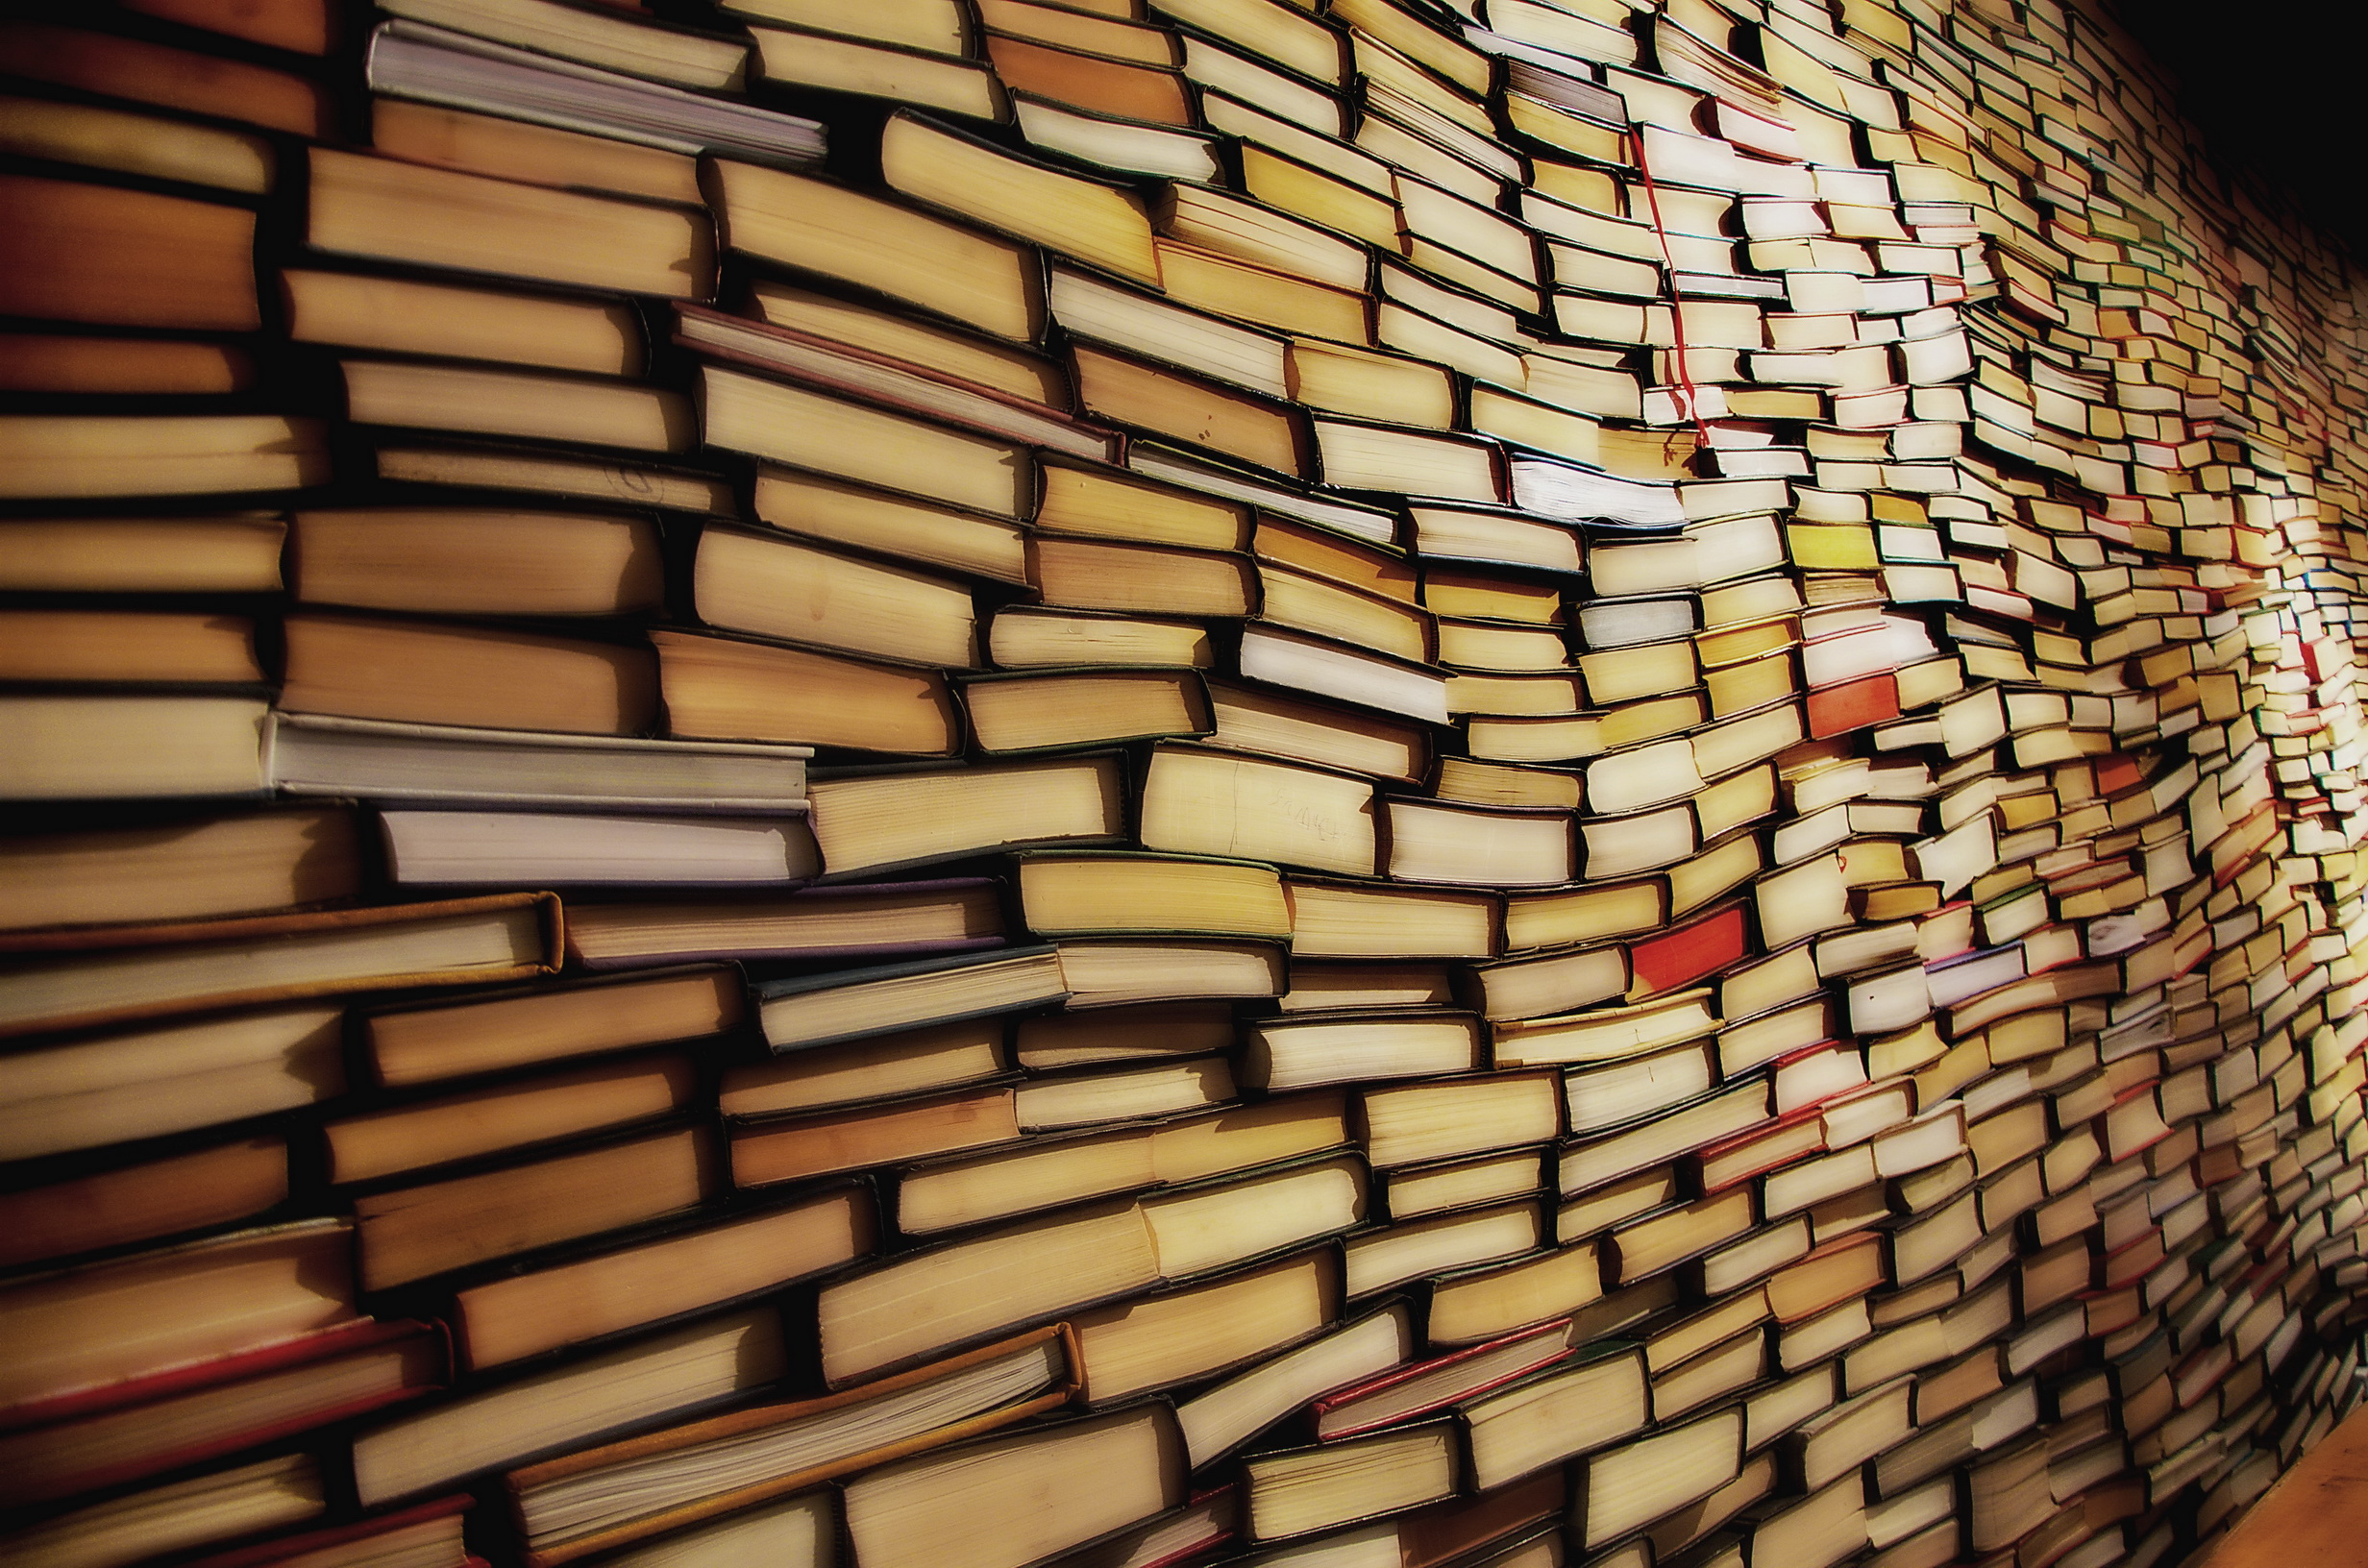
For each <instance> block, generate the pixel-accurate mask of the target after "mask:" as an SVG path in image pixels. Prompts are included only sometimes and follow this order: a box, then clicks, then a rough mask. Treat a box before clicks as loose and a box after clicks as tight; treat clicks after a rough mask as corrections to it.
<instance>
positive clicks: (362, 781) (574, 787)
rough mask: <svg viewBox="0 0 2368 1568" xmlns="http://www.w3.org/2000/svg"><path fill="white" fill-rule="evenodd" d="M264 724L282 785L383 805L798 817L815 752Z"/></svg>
mask: <svg viewBox="0 0 2368 1568" xmlns="http://www.w3.org/2000/svg"><path fill="white" fill-rule="evenodd" d="M265 727H266V731H267V736H266V739H265V742H264V747H265V757H266V759H267V762H268V765H269V768H270V772H271V783H272V786H273V788H275V789H277V790H282V791H285V792H287V793H289V794H291V795H303V796H331V797H348V798H350V797H354V796H360V797H363V798H366V799H377V800H432V801H449V802H453V803H459V802H472V803H484V804H488V805H491V804H500V805H506V806H524V805H537V806H553V805H561V804H571V805H596V804H597V805H606V806H619V807H637V808H642V809H663V810H676V811H701V812H706V811H723V812H728V811H735V810H736V811H747V812H795V811H797V810H800V809H801V808H802V806H803V805H804V803H805V773H806V768H805V764H806V760H807V757H808V755H809V754H810V748H808V747H778V746H746V745H729V744H723V745H717V744H703V743H693V742H683V741H669V742H651V741H639V740H634V739H629V738H625V737H606V738H602V737H591V736H580V735H566V734H556V733H554V734H547V735H533V734H524V733H519V732H515V731H501V730H486V729H465V728H454V727H452V726H448V725H435V724H405V723H382V722H379V721H373V720H367V719H337V718H332V717H328V716H325V715H319V714H300V713H274V714H272V715H271V716H270V717H269V718H268V719H267V720H266V721H265Z"/></svg>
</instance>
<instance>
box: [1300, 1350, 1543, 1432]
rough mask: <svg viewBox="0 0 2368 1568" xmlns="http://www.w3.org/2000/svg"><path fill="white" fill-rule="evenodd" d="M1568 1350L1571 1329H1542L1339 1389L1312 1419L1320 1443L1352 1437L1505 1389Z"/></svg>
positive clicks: (1319, 1403) (1313, 1407) (1321, 1401)
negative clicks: (1506, 1385)
mask: <svg viewBox="0 0 2368 1568" xmlns="http://www.w3.org/2000/svg"><path fill="white" fill-rule="evenodd" d="M1569 1348H1570V1346H1569V1325H1568V1324H1567V1323H1566V1322H1553V1323H1542V1324H1540V1325H1539V1326H1538V1327H1536V1328H1534V1329H1524V1330H1522V1331H1521V1332H1519V1333H1517V1334H1511V1335H1505V1336H1504V1337H1503V1338H1501V1339H1496V1340H1492V1341H1490V1342H1489V1343H1487V1344H1481V1345H1469V1346H1466V1347H1465V1348H1463V1349H1460V1350H1455V1351H1450V1352H1449V1353H1447V1354H1446V1355H1444V1356H1435V1357H1432V1358H1431V1359H1430V1360H1424V1361H1417V1362H1415V1363H1414V1364H1412V1365H1410V1366H1401V1367H1395V1368H1393V1369H1392V1370H1390V1371H1388V1372H1385V1373H1382V1374H1381V1375H1380V1376H1378V1377H1373V1378H1368V1379H1365V1380H1364V1381H1362V1382H1359V1383H1352V1384H1348V1385H1346V1386H1345V1387H1341V1388H1335V1389H1333V1390H1332V1391H1331V1392H1330V1393H1328V1394H1324V1395H1322V1396H1321V1397H1320V1398H1318V1399H1316V1400H1314V1401H1313V1402H1311V1403H1310V1404H1309V1406H1308V1413H1309V1415H1310V1416H1312V1417H1313V1418H1314V1422H1315V1428H1316V1435H1317V1437H1318V1438H1319V1439H1320V1440H1323V1441H1326V1442H1329V1441H1333V1440H1336V1439H1339V1438H1343V1437H1353V1436H1356V1435H1358V1434H1359V1433H1366V1432H1371V1431H1374V1430H1376V1429H1378V1428H1381V1427H1387V1426H1394V1425H1395V1424H1396V1423H1398V1422H1400V1421H1408V1420H1413V1419H1414V1418H1416V1417H1418V1416H1422V1415H1427V1414H1429V1413H1431V1412H1432V1411H1434V1410H1438V1409H1444V1408H1446V1407H1447V1406H1450V1405H1454V1404H1457V1403H1459V1402H1461V1401H1463V1400H1466V1399H1471V1398H1475V1397H1477V1396H1479V1395H1481V1394H1484V1393H1487V1392H1489V1391H1490V1390H1491V1389H1493V1388H1497V1387H1501V1386H1503V1385H1505V1384H1509V1383H1512V1382H1513V1381H1515V1380H1516V1379H1518V1378H1521V1377H1523V1376H1526V1375H1527V1374H1529V1373H1531V1372H1535V1371H1537V1370H1539V1369H1540V1368H1542V1367H1544V1366H1547V1365H1549V1364H1551V1363H1552V1362H1554V1361H1557V1360H1561V1359H1562V1358H1563V1356H1564V1354H1565V1353H1566V1351H1567V1350H1568V1349H1569Z"/></svg>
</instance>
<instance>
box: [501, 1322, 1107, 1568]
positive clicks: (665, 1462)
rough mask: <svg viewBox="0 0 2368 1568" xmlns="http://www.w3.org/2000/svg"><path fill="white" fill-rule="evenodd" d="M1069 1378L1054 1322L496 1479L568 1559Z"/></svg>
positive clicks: (981, 1428) (1061, 1395) (1011, 1411)
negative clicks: (720, 1470) (817, 1394)
mask: <svg viewBox="0 0 2368 1568" xmlns="http://www.w3.org/2000/svg"><path fill="white" fill-rule="evenodd" d="M1075 1381H1076V1373H1075V1352H1074V1349H1073V1344H1072V1341H1071V1340H1070V1338H1069V1336H1068V1335H1067V1334H1066V1332H1065V1331H1064V1330H1062V1329H1061V1328H1060V1327H1058V1326H1055V1327H1053V1328H1049V1329H1039V1330H1037V1331H1035V1332H1034V1333H1032V1334H1027V1335H1019V1336H1017V1337H1016V1338H1014V1339H1011V1340H1006V1341H1004V1342H1002V1343H1000V1344H997V1345H989V1346H984V1347H981V1348H980V1349H978V1350H975V1351H972V1352H969V1353H968V1354H966V1355H963V1356H959V1357H955V1358H952V1359H951V1360H947V1361H944V1362H940V1363H937V1364H934V1365H930V1366H925V1367H917V1368H915V1369H914V1370H913V1371H911V1372H907V1373H903V1374H900V1375H899V1376H896V1377H892V1378H885V1379H881V1380H880V1381H878V1382H877V1383H874V1384H866V1385H865V1386H864V1387H862V1388H861V1389H850V1390H847V1391H845V1392H842V1393H837V1394H826V1395H824V1396H823V1397H822V1398H820V1399H817V1400H808V1401H800V1402H797V1403H794V1404H788V1405H772V1406H763V1405H760V1406H756V1407H753V1408H752V1409H742V1410H735V1411H733V1412H732V1413H730V1414H728V1415H723V1416H714V1417H710V1418H708V1419H707V1420H704V1421H699V1422H693V1423H691V1424H690V1425H688V1426H680V1427H672V1428H668V1429H665V1430H663V1431H660V1432H657V1433H651V1434H649V1435H646V1436H642V1437H638V1438H628V1439H626V1440H625V1441H623V1442H619V1443H610V1444H607V1445H605V1446H604V1447H599V1448H591V1449H584V1450H580V1451H579V1452H577V1453H575V1454H571V1455H568V1456H566V1457H565V1458H558V1459H552V1460H546V1461H545V1462H543V1463H541V1464H538V1465H532V1466H530V1467H528V1468H526V1469H523V1470H514V1471H511V1472H509V1473H508V1474H507V1475H506V1476H505V1477H504V1478H503V1482H504V1485H505V1487H506V1489H507V1491H508V1494H509V1498H510V1504H511V1507H512V1508H513V1509H514V1510H515V1512H516V1514H517V1516H518V1520H519V1528H520V1530H521V1531H522V1532H523V1533H524V1535H525V1536H526V1539H527V1542H528V1549H529V1551H530V1552H531V1553H533V1554H534V1560H535V1561H537V1562H554V1563H556V1562H567V1561H572V1560H574V1559H575V1558H578V1557H580V1556H588V1555H591V1554H593V1553H598V1552H602V1551H604V1550H608V1549H611V1548H614V1547H616V1546H618V1545H620V1544H622V1543H625V1542H629V1541H632V1540H636V1539H639V1538H641V1537H644V1536H648V1535H652V1534H655V1533H658V1532H660V1531H667V1530H671V1529H676V1528H678V1527H680V1526H682V1525H684V1524H688V1523H694V1522H697V1521H700V1520H704V1519H711V1518H714V1517H716V1516H718V1515H720V1514H727V1513H730V1512H732V1511H734V1510H736V1509H739V1508H742V1507H747V1506H748V1505H749V1504H751V1503H753V1502H761V1501H764V1500H767V1499H771V1498H776V1497H781V1496H785V1495H788V1494H790V1493H793V1492H798V1491H802V1490H805V1489H808V1488H811V1487H812V1486H814V1485H815V1484H816V1483H817V1482H825V1481H828V1480H831V1479H833V1478H834V1477H836V1476H840V1475H845V1474H849V1473H851V1472H855V1471H860V1470H866V1469H870V1468H872V1467H874V1466H876V1465H878V1464H880V1463H883V1462H886V1461H889V1460H893V1459H900V1458H906V1457H907V1456H910V1455H916V1454H924V1453H927V1452H928V1451H930V1450H931V1449H935V1448H939V1447H943V1446H944V1445H946V1444H948V1443H951V1442H958V1441H960V1440H961V1439H963V1438H966V1437H971V1436H975V1435H977V1434H979V1433H987V1432H993V1431H995V1430H996V1429H997V1428H999V1427H1003V1426H1008V1425H1010V1424H1011V1423H1013V1422H1015V1421H1019V1420H1023V1419H1024V1418H1025V1417H1027V1416H1028V1415H1031V1414H1033V1413H1036V1412H1037V1411H1039V1410H1043V1409H1050V1408H1053V1407H1055V1406H1058V1405H1060V1404H1063V1403H1065V1402H1066V1401H1067V1400H1068V1399H1069V1397H1070V1396H1071V1393H1072V1392H1073V1387H1074V1384H1075ZM727 1456H728V1471H727V1472H726V1473H725V1474H722V1475H719V1474H717V1473H716V1470H715V1462H716V1461H717V1460H719V1459H724V1458H726V1457H727Z"/></svg>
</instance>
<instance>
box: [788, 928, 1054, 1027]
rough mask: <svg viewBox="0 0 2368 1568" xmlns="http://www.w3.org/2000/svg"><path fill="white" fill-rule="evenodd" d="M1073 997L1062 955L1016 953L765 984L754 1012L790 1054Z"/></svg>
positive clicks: (1044, 950)
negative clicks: (820, 1046) (1065, 973)
mask: <svg viewBox="0 0 2368 1568" xmlns="http://www.w3.org/2000/svg"><path fill="white" fill-rule="evenodd" d="M1068 995H1069V982H1068V981H1067V980H1066V979H1065V978H1064V977H1063V976H1062V973H1061V960H1060V954H1059V952H1058V951H1057V950H1055V949H1054V948H1052V947H1049V946H1038V947H1015V948H1009V949H1006V950H1004V951H1000V952H995V953H989V954H985V955H983V956H979V955H968V954H965V955H957V956H954V957H951V958H938V959H924V960H920V961H917V962H914V963H910V964H888V965H879V966H876V967H874V968H864V969H849V970H841V971H839V972H837V973H833V974H823V975H810V976H802V977H798V978H793V979H786V980H774V981H767V982H765V983H763V984H761V985H759V986H757V987H756V1014H757V1022H758V1025H759V1026H760V1027H761V1028H762V1029H763V1030H764V1034H765V1040H766V1042H767V1043H768V1044H770V1045H771V1046H772V1047H773V1048H774V1049H775V1050H776V1051H790V1050H804V1049H810V1048H811V1047H814V1046H817V1045H827V1044H832V1043H835V1042H837V1041H845V1040H860V1039H862V1038H863V1037H865V1036H867V1035H876V1034H885V1033H887V1032H888V1031H890V1030H892V1029H909V1028H913V1027H915V1026H918V1025H921V1024H925V1023H950V1022H953V1021H955V1020H956V1019H960V1018H972V1017H982V1016H984V1015H987V1014H991V1013H1006V1012H1011V1011H1014V1010H1016V1009H1020V1008H1028V1007H1041V1006H1044V1005H1047V1004H1048V1003H1052V1002H1057V1001H1060V1000H1062V999H1064V998H1065V997H1067V996H1068Z"/></svg>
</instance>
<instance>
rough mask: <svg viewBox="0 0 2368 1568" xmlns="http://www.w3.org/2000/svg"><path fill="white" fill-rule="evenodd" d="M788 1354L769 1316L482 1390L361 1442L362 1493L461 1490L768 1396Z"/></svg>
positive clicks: (374, 1498)
mask: <svg viewBox="0 0 2368 1568" xmlns="http://www.w3.org/2000/svg"><path fill="white" fill-rule="evenodd" d="M785 1356H786V1349H785V1347H784V1345H783V1343H782V1338H781V1323H780V1317H779V1314H778V1313H777V1312H774V1311H768V1310H765V1309H762V1308H757V1309H752V1310H743V1311H732V1312H726V1313H723V1314H721V1315H717V1316H711V1317H706V1318H703V1319H699V1320H697V1321H695V1322H692V1323H690V1324H687V1325H685V1326H683V1327H680V1328H677V1329H673V1330H671V1331H669V1332H666V1333H663V1334H657V1335H648V1336H645V1337H643V1338H641V1339H637V1340H634V1341H632V1342H630V1343H629V1344H626V1345H623V1346H621V1347H619V1348H617V1349H614V1350H609V1351H605V1352H604V1353H601V1354H599V1355H594V1356H589V1357H582V1358H579V1359H577V1360H570V1361H566V1362H563V1363H561V1364H559V1365H556V1366H552V1367H546V1368H542V1369H540V1370H536V1371H532V1372H529V1373H526V1374H524V1375H523V1376H520V1377H516V1378H512V1379H510V1380H509V1381H507V1382H505V1383H499V1384H478V1385H476V1386H474V1387H473V1388H471V1389H470V1390H469V1391H468V1392H466V1393H465V1394H463V1395H462V1396H460V1397H458V1398H456V1399H448V1400H445V1401H443V1402H442V1403H440V1404H436V1405H432V1406H429V1407H426V1408H424V1409H420V1410H417V1411H413V1412H407V1413H405V1414H400V1415H396V1416H394V1417H392V1418H388V1419H382V1420H379V1421H377V1422H373V1423H371V1424H369V1425H368V1426H366V1427H365V1428H364V1429H363V1430H361V1431H360V1432H359V1433H357V1434H356V1436H355V1438H354V1443H353V1465H354V1486H355V1489H356V1491H357V1493H358V1495H359V1497H360V1500H361V1502H362V1504H363V1506H364V1507H377V1506H380V1505H382V1504H386V1503H390V1502H394V1501H396V1500H398V1499H402V1498H407V1497H416V1496H418V1495H420V1494H421V1493H424V1492H431V1491H434V1490H436V1489H438V1488H444V1487H450V1486H451V1485H452V1483H453V1482H456V1481H461V1480H464V1479H468V1478H473V1477H477V1476H480V1475H483V1474H486V1473H488V1472H491V1471H495V1470H501V1469H506V1468H509V1467H512V1466H515V1465H517V1464H518V1463H519V1462H520V1461H522V1460H525V1459H527V1458H532V1457H535V1456H538V1455H542V1454H545V1453H549V1452H550V1451H552V1450H554V1449H559V1448H565V1447H570V1446H575V1445H580V1444H583V1443H587V1442H590V1441H592V1440H594V1439H597V1438H600V1437H602V1436H604V1435H605V1434H607V1433H612V1432H615V1431H617V1430H618V1429H620V1428H626V1427H632V1426H639V1425H643V1424H646V1423H651V1422H654V1421H656V1420H659V1419H662V1418H663V1417H666V1416H670V1415H685V1414H689V1413H690V1412H692V1411H695V1410H697V1409H700V1408H702V1407H703V1406H708V1405H713V1404H720V1403H722V1402H724V1401H726V1400H729V1399H731V1398H733V1397H734V1396H736V1395H740V1394H745V1393H748V1392H751V1391H752V1390H754V1389H757V1388H761V1387H763V1386H764V1385H765V1384H769V1383H771V1382H773V1381H774V1380H775V1379H776V1378H777V1377H778V1376H780V1374H781V1373H782V1371H783V1370H785V1366H786V1361H785Z"/></svg>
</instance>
